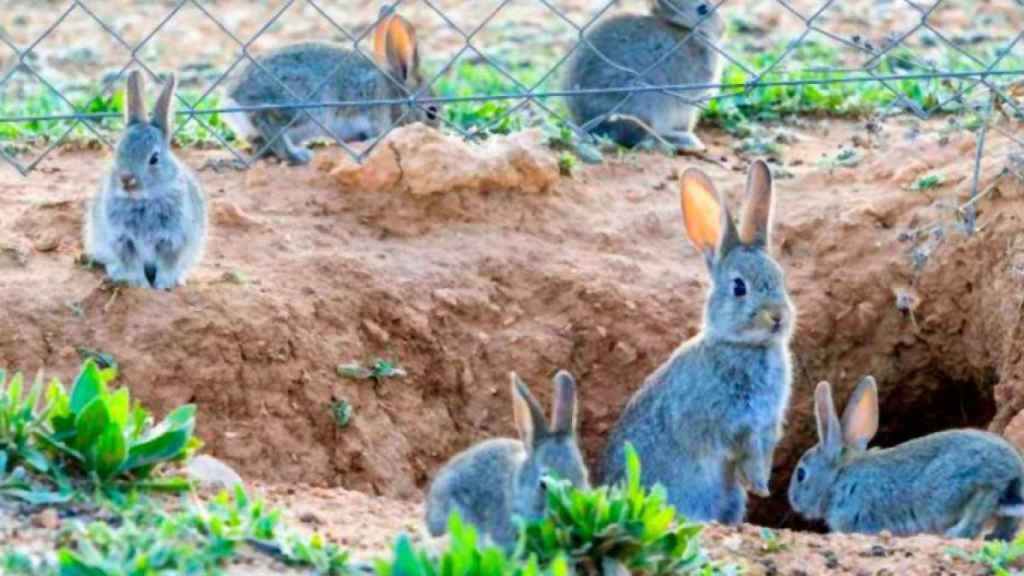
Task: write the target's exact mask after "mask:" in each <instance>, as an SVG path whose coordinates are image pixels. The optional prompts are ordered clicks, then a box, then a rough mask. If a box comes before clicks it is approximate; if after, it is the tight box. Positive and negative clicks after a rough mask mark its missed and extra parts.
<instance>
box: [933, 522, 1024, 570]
mask: <svg viewBox="0 0 1024 576" xmlns="http://www.w3.org/2000/svg"><path fill="white" fill-rule="evenodd" d="M946 553H947V554H949V555H950V556H954V557H957V558H962V559H964V560H968V561H970V562H974V563H975V564H979V565H982V566H985V567H986V568H988V570H989V573H991V574H992V575H993V576H1014V575H1017V574H1020V573H1021V571H1020V570H1021V568H1022V565H1021V560H1022V559H1024V532H1022V533H1020V534H1019V535H1018V536H1017V537H1016V538H1015V539H1014V540H1013V541H1012V542H1002V541H993V542H985V544H983V545H982V546H981V548H980V549H979V550H978V551H977V552H975V553H973V554H969V553H967V552H966V551H964V550H961V549H959V548H951V549H949V550H947V551H946Z"/></svg>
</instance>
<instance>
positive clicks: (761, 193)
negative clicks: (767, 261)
mask: <svg viewBox="0 0 1024 576" xmlns="http://www.w3.org/2000/svg"><path fill="white" fill-rule="evenodd" d="M773 198H774V194H772V172H771V170H769V169H768V165H767V164H765V162H764V161H763V160H755V161H754V163H753V164H751V165H750V172H749V173H748V174H747V197H746V199H745V200H744V201H743V212H742V214H741V216H740V242H743V243H744V244H747V245H752V246H767V245H768V241H769V235H770V233H771V226H772V204H773Z"/></svg>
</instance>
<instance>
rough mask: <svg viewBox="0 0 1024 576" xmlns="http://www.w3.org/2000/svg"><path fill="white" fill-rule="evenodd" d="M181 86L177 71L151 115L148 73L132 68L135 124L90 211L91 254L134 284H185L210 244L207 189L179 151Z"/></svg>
mask: <svg viewBox="0 0 1024 576" xmlns="http://www.w3.org/2000/svg"><path fill="white" fill-rule="evenodd" d="M175 86H176V80H175V77H174V76H173V75H172V76H171V77H170V79H168V81H167V83H166V84H164V87H163V90H162V91H161V92H160V97H159V98H158V99H157V102H156V109H155V110H154V111H153V116H152V117H150V118H147V117H146V107H145V103H144V101H143V80H142V74H141V73H139V72H138V71H137V70H135V71H132V72H131V73H130V74H129V75H128V89H127V110H126V123H127V127H126V129H125V132H124V135H123V136H122V137H121V140H120V142H119V143H118V145H117V152H116V156H115V159H114V166H113V168H112V169H111V170H110V172H109V174H107V176H106V177H105V178H104V180H103V187H102V189H101V190H100V192H99V194H98V195H97V196H95V197H94V198H93V199H92V200H91V202H90V203H89V206H88V208H87V211H86V225H85V251H86V254H87V255H88V256H89V257H91V258H92V259H93V260H94V261H96V262H99V263H101V264H103V265H104V266H105V267H106V271H107V275H108V276H110V278H111V279H112V280H115V281H118V282H126V283H128V284H130V285H132V286H144V287H150V288H157V289H161V290H170V289H171V288H173V287H175V286H181V285H184V284H185V279H186V278H187V277H188V274H189V272H191V270H192V269H193V268H194V267H195V265H196V264H198V263H199V260H200V259H202V256H203V249H204V246H205V244H206V233H207V206H206V197H205V195H204V194H203V191H202V189H201V188H200V186H199V181H198V180H197V179H196V177H195V175H194V174H193V173H192V171H191V170H189V169H188V167H186V166H185V165H184V164H182V163H181V162H180V161H179V160H178V159H177V158H175V156H174V153H173V152H172V151H171V135H172V108H173V100H174V89H175Z"/></svg>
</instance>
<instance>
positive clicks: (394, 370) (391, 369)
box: [338, 358, 406, 384]
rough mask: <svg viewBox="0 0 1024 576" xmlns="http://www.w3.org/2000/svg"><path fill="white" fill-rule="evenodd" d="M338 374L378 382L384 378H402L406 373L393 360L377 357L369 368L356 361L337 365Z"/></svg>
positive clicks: (353, 378)
mask: <svg viewBox="0 0 1024 576" xmlns="http://www.w3.org/2000/svg"><path fill="white" fill-rule="evenodd" d="M338 375H339V376H342V377H345V378H350V379H352V380H373V381H375V382H376V383H377V384H380V383H381V382H383V381H384V380H385V379H386V378H404V377H405V375H406V374H405V370H403V369H401V368H399V367H398V366H397V365H396V364H394V363H393V362H389V361H387V360H382V359H380V358H378V359H376V360H374V361H373V364H371V365H370V367H369V368H367V367H365V366H363V365H362V364H360V363H358V362H351V363H349V364H341V365H339V366H338Z"/></svg>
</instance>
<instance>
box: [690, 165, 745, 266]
mask: <svg viewBox="0 0 1024 576" xmlns="http://www.w3.org/2000/svg"><path fill="white" fill-rule="evenodd" d="M679 200H680V205H681V207H682V211H683V225H684V227H685V228H686V236H687V237H688V238H689V239H690V243H691V244H693V247H694V248H696V249H697V251H698V252H700V253H701V254H703V255H704V259H705V261H706V262H707V263H708V267H709V268H710V267H711V266H712V265H713V264H714V263H715V261H716V259H717V258H718V257H719V256H720V255H724V254H726V253H727V252H728V251H729V250H730V249H731V248H732V247H733V246H734V245H735V244H736V242H737V241H736V229H735V226H734V225H733V223H732V218H731V217H730V215H729V209H728V208H726V207H725V205H724V203H723V201H722V197H721V195H720V194H719V193H718V192H717V191H716V190H715V186H714V184H712V183H711V180H710V179H708V177H707V176H706V175H705V174H704V173H703V172H701V171H700V170H698V169H696V168H687V169H686V171H685V172H683V175H682V178H680V195H679Z"/></svg>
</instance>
